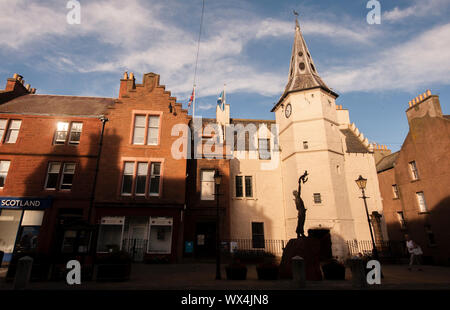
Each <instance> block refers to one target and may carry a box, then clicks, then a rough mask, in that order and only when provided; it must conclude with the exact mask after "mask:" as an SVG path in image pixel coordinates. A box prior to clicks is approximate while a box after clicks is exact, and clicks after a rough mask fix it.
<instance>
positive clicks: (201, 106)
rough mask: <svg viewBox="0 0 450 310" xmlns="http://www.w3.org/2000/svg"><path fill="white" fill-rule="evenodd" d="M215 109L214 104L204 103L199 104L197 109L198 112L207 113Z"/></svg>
mask: <svg viewBox="0 0 450 310" xmlns="http://www.w3.org/2000/svg"><path fill="white" fill-rule="evenodd" d="M214 107H215V105H214V104H208V103H202V104H198V105H197V106H196V107H195V109H196V110H200V111H207V110H211V109H213V108H214Z"/></svg>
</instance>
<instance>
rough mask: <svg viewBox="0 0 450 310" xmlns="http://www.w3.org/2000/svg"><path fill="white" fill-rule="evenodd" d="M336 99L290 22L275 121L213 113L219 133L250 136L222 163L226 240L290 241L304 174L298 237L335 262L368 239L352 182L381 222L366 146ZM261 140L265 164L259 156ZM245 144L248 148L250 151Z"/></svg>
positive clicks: (380, 235) (377, 229)
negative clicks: (326, 245) (318, 245)
mask: <svg viewBox="0 0 450 310" xmlns="http://www.w3.org/2000/svg"><path fill="white" fill-rule="evenodd" d="M337 97H338V95H337V94H336V93H335V92H334V91H333V90H332V89H331V88H329V87H328V86H327V85H326V84H325V83H324V81H323V80H322V79H321V78H320V76H319V74H318V73H317V69H316V68H315V66H314V62H313V59H312V57H311V54H310V53H309V50H308V47H307V45H306V43H305V40H304V39H303V35H302V32H301V30H300V27H299V24H298V22H297V21H296V27H295V38H294V44H293V48H292V56H291V62H290V69H289V77H288V82H287V85H286V88H285V90H284V92H283V95H282V96H281V97H280V99H279V101H278V103H276V105H275V106H274V107H273V109H272V112H274V113H275V119H276V120H275V121H271V120H241V119H230V106H229V105H228V104H226V105H224V107H219V106H217V109H216V120H217V122H218V123H219V124H220V125H223V126H225V127H226V126H228V125H230V124H231V125H237V124H242V125H243V126H248V125H249V124H254V125H255V126H256V128H257V130H256V131H257V133H256V135H252V134H251V133H250V135H249V136H250V137H251V138H250V139H248V140H246V143H245V144H246V145H245V149H242V148H241V149H238V150H235V151H234V158H233V159H231V163H230V169H231V171H230V176H231V180H232V181H231V185H230V186H231V188H230V195H231V197H232V198H231V204H230V226H231V227H230V234H231V238H232V239H248V238H249V237H250V236H251V237H252V239H255V238H256V239H258V238H259V240H261V238H264V239H265V240H289V239H291V238H296V227H297V209H296V206H295V202H294V196H293V191H294V190H296V189H297V188H298V179H299V177H300V176H301V175H302V174H303V173H304V171H305V170H307V171H308V174H309V177H308V181H307V182H306V183H305V184H303V186H302V198H303V201H304V203H305V206H306V208H307V212H306V222H305V232H306V234H307V235H310V236H318V237H321V238H325V239H328V240H329V239H330V237H331V244H332V255H333V256H338V257H339V258H345V257H347V255H348V250H347V243H346V242H347V241H354V240H358V241H361V240H364V241H366V240H370V239H371V237H370V231H369V225H368V221H367V216H366V211H365V208H364V203H363V200H362V199H360V197H361V192H360V190H359V188H358V187H357V185H356V184H355V180H356V179H357V178H358V177H359V175H362V176H363V177H365V178H366V179H367V180H368V181H367V188H366V194H367V196H368V197H370V198H369V199H367V204H368V210H369V213H370V214H372V213H373V212H378V214H382V204H381V196H380V192H379V187H378V178H377V173H376V167H375V160H374V154H373V146H372V145H370V144H369V142H368V140H367V138H365V137H364V136H363V134H362V133H360V132H359V130H358V129H357V128H356V126H355V125H354V124H352V123H350V119H349V112H348V110H346V109H343V108H342V106H339V105H336V99H337ZM275 124H276V125H277V126H278V132H276V131H275V130H273V129H272V133H273V134H274V135H272V136H271V135H270V133H271V127H272V125H275ZM267 129H268V130H267ZM267 138H269V139H270V140H269V142H270V143H269V145H270V156H269V157H267V156H264V154H262V153H260V152H261V150H263V149H265V144H266V142H265V141H264V140H265V139H267ZM249 141H253V142H254V145H255V148H254V149H253V148H252V146H251V143H249ZM249 144H250V145H249ZM269 158H270V159H269ZM264 165H266V166H264ZM375 215H376V213H375ZM374 218H376V220H374V221H373V222H372V223H373V224H374V233H375V236H376V239H377V241H381V240H383V239H384V240H386V236H387V233H386V228H385V223H384V220H383V217H381V220H380V218H379V217H378V216H375V217H374ZM261 235H263V236H261Z"/></svg>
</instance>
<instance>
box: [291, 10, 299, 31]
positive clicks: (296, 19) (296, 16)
mask: <svg viewBox="0 0 450 310" xmlns="http://www.w3.org/2000/svg"><path fill="white" fill-rule="evenodd" d="M292 11H293V13H294V15H295V28H300V25H299V24H298V16H299V15H300V14H298V12H297V11H296V10H292Z"/></svg>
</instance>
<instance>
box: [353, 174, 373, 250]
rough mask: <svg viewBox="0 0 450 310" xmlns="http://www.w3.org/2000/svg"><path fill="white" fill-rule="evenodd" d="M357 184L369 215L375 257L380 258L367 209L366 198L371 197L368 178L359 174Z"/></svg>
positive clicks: (367, 211) (368, 220)
mask: <svg viewBox="0 0 450 310" xmlns="http://www.w3.org/2000/svg"><path fill="white" fill-rule="evenodd" d="M355 182H356V184H357V185H358V187H359V189H360V190H361V191H362V197H360V198H362V199H364V206H365V208H366V215H367V222H368V223H369V231H370V237H371V238H372V248H373V250H372V251H373V252H372V253H373V255H374V257H375V259H378V250H377V247H376V245H375V239H374V238H373V232H372V224H371V222H370V217H369V210H368V209H367V202H366V199H367V198H369V197H367V196H366V192H365V189H366V184H367V179H364V178H363V177H362V176H361V175H360V176H359V178H358V179H357V180H355Z"/></svg>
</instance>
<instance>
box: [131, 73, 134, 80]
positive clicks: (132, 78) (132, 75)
mask: <svg viewBox="0 0 450 310" xmlns="http://www.w3.org/2000/svg"><path fill="white" fill-rule="evenodd" d="M130 80H134V73H133V72H131V73H130Z"/></svg>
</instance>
